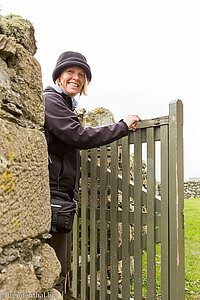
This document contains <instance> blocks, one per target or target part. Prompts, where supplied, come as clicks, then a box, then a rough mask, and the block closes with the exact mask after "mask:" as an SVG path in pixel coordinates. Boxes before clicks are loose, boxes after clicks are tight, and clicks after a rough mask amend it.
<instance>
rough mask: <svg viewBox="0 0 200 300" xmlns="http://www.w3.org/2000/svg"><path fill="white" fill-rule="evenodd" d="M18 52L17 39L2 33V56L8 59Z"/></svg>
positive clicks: (0, 52)
mask: <svg viewBox="0 0 200 300" xmlns="http://www.w3.org/2000/svg"><path fill="white" fill-rule="evenodd" d="M15 53H16V41H15V40H14V39H13V38H12V37H7V35H5V34H0V56H1V57H2V58H3V59H6V58H7V57H9V56H12V55H15Z"/></svg>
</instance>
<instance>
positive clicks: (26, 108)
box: [7, 44, 44, 127]
mask: <svg viewBox="0 0 200 300" xmlns="http://www.w3.org/2000/svg"><path fill="white" fill-rule="evenodd" d="M7 61H8V71H9V75H10V85H11V89H12V90H13V91H17V92H18V95H19V98H20V101H21V103H22V111H23V116H24V118H26V119H28V120H31V121H32V122H34V123H36V124H39V125H40V126H41V127H42V126H43V123H44V96H43V85H42V75H41V66H40V64H39V62H38V61H37V60H36V59H35V58H34V57H33V56H32V55H30V53H29V52H28V51H27V50H26V49H25V48H24V47H23V46H21V45H19V44H17V46H16V55H15V56H14V57H10V58H9V59H8V60H7ZM19 87H20V88H19Z"/></svg>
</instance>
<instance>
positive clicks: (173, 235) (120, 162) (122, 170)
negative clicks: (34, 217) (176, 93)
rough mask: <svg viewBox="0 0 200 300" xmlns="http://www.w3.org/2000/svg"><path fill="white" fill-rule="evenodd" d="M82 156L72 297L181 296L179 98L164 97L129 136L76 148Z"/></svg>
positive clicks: (179, 299) (177, 298) (138, 298)
mask: <svg viewBox="0 0 200 300" xmlns="http://www.w3.org/2000/svg"><path fill="white" fill-rule="evenodd" d="M131 153H134V162H132V164H131V168H132V169H133V167H134V180H133V178H130V174H132V173H130V154H131ZM143 160H145V161H146V171H145V172H146V173H145V172H144V168H143V169H142V164H143ZM81 161H82V164H81V178H82V179H81V203H80V206H81V209H80V214H79V217H76V218H75V222H74V229H73V263H72V265H73V282H72V288H73V296H74V297H75V298H78V297H80V299H81V300H85V299H90V300H92V299H93V300H94V299H100V300H104V299H113V300H116V299H123V300H126V299H135V300H141V299H144V298H143V297H144V293H146V294H147V295H145V299H148V300H150V299H152V300H155V299H162V300H164V299H170V300H182V299H184V293H185V291H184V290H185V286H184V216H183V207H184V192H183V181H184V179H183V105H182V102H181V101H180V100H177V101H173V102H171V103H170V105H169V116H165V117H160V118H155V119H151V120H143V121H142V122H140V123H139V124H138V126H137V130H136V131H135V132H133V131H130V133H129V136H128V137H124V138H122V139H121V140H118V141H116V142H113V143H112V144H111V145H107V146H102V147H100V149H96V148H95V149H91V150H89V151H85V150H84V151H82V154H81ZM156 174H158V175H156ZM131 176H132V175H131ZM156 176H158V177H159V176H160V178H159V181H160V196H157V195H156V179H157V178H156ZM157 245H159V247H160V255H159V262H158V254H157V250H156V247H157ZM145 255H146V260H147V264H146V266H144V259H143V258H144V257H145ZM158 264H160V265H161V271H160V273H159V274H160V278H158V274H156V270H157V265H158ZM130 269H134V272H131V273H130ZM132 273H133V274H134V275H133V278H132V277H131V275H132ZM159 281H160V282H161V286H160V288H159V289H160V292H159V293H158V291H157V289H158V287H157V282H159ZM144 286H146V291H144Z"/></svg>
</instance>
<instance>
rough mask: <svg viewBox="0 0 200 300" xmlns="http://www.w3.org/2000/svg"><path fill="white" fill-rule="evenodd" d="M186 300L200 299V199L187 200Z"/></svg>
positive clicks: (185, 213)
mask: <svg viewBox="0 0 200 300" xmlns="http://www.w3.org/2000/svg"><path fill="white" fill-rule="evenodd" d="M184 215H185V299H195V300H196V299H200V198H198V199H188V200H185V209H184Z"/></svg>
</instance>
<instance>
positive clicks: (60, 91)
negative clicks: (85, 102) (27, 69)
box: [53, 84, 78, 110]
mask: <svg viewBox="0 0 200 300" xmlns="http://www.w3.org/2000/svg"><path fill="white" fill-rule="evenodd" d="M53 88H54V89H55V90H56V92H58V93H60V94H62V93H64V94H65V95H67V96H69V97H70V98H71V100H72V110H75V109H76V108H77V107H78V102H77V101H76V99H74V98H73V97H71V96H70V95H69V94H67V93H65V92H64V91H63V90H62V89H61V87H60V86H59V85H57V84H54V85H53Z"/></svg>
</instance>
